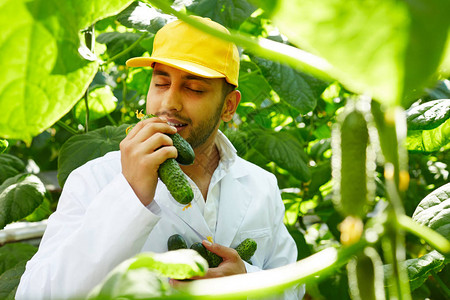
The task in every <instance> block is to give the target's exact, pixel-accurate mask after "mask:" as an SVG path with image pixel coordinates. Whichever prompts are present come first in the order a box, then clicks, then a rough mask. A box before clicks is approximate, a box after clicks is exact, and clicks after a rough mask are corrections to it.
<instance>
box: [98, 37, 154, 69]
mask: <svg viewBox="0 0 450 300" xmlns="http://www.w3.org/2000/svg"><path fill="white" fill-rule="evenodd" d="M147 36H148V32H144V33H143V34H142V35H141V36H140V37H139V38H138V39H137V40H136V41H135V42H134V43H133V44H131V45H130V46H129V47H128V48H126V49H124V50H123V51H121V52H119V53H117V54H116V55H114V56H113V57H111V58H109V59H108V60H107V61H106V62H104V63H102V65H107V64H109V63H110V62H113V61H114V60H116V59H118V58H120V57H122V56H123V55H125V54H127V53H128V52H130V51H131V50H133V48H134V47H136V46H137V45H139V43H140V42H141V41H142V40H143V39H145V38H146V37H147Z"/></svg>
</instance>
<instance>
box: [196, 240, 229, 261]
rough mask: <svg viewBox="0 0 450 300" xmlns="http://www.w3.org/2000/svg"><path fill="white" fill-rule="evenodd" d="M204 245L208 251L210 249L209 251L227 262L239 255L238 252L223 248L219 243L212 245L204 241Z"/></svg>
mask: <svg viewBox="0 0 450 300" xmlns="http://www.w3.org/2000/svg"><path fill="white" fill-rule="evenodd" d="M202 244H203V246H205V248H206V249H208V250H209V251H211V252H213V253H215V254H217V255H219V256H220V257H222V258H223V259H224V260H226V259H235V258H236V255H238V254H237V252H236V250H234V249H233V248H228V247H225V246H222V245H220V244H217V243H211V242H210V241H208V240H203V241H202Z"/></svg>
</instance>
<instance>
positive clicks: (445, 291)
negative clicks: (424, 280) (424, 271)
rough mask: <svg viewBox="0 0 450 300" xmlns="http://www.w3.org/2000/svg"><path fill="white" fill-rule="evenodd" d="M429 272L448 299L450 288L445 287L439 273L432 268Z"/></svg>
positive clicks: (449, 297)
mask: <svg viewBox="0 0 450 300" xmlns="http://www.w3.org/2000/svg"><path fill="white" fill-rule="evenodd" d="M431 274H432V275H433V277H434V279H435V280H436V282H437V283H438V285H439V287H440V288H441V289H442V291H443V292H444V293H445V296H446V297H447V299H450V289H449V288H448V287H447V285H446V284H445V282H443V281H442V279H441V277H439V275H438V274H437V273H436V272H435V271H434V270H431Z"/></svg>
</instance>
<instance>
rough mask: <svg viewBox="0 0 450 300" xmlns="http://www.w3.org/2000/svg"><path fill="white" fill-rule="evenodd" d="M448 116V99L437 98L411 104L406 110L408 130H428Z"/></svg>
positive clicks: (449, 110)
mask: <svg viewBox="0 0 450 300" xmlns="http://www.w3.org/2000/svg"><path fill="white" fill-rule="evenodd" d="M448 118H450V99H439V100H434V101H429V102H425V103H423V104H421V105H417V106H413V107H411V108H409V109H408V110H407V111H406V121H407V125H408V129H409V130H429V129H433V128H436V127H438V126H439V125H441V124H442V123H444V122H445V121H446V120H447V119H448Z"/></svg>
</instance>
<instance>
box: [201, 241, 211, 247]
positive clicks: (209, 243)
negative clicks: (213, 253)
mask: <svg viewBox="0 0 450 300" xmlns="http://www.w3.org/2000/svg"><path fill="white" fill-rule="evenodd" d="M203 243H204V244H206V245H208V246H212V243H211V242H210V241H208V240H203Z"/></svg>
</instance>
